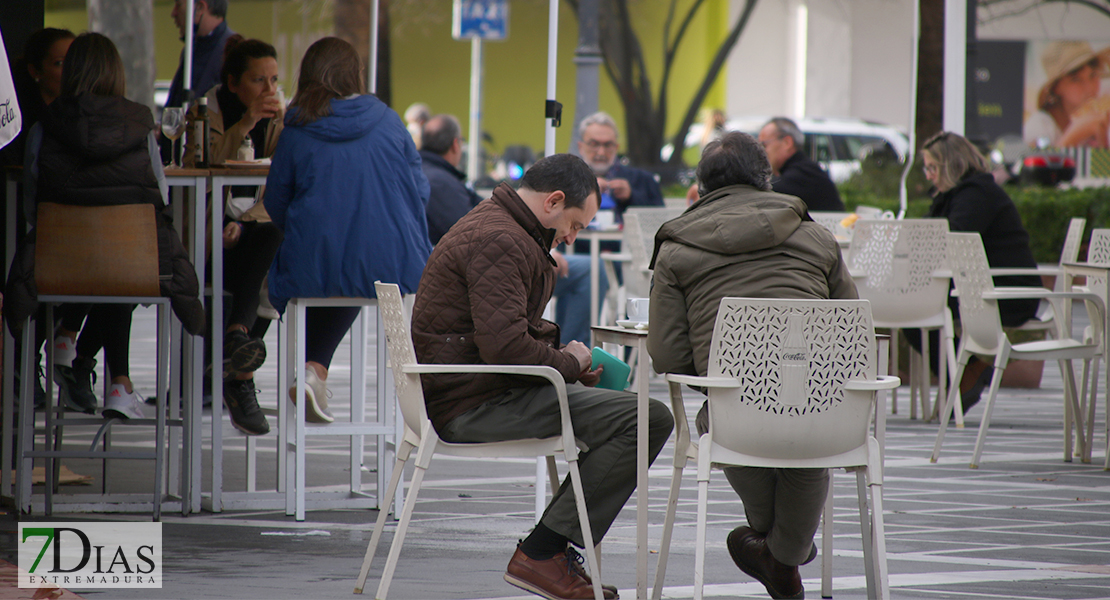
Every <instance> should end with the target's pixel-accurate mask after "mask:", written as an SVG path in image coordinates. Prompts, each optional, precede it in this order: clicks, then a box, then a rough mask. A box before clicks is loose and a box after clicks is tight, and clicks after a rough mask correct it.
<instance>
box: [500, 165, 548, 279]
mask: <svg viewBox="0 0 1110 600" xmlns="http://www.w3.org/2000/svg"><path fill="white" fill-rule="evenodd" d="M492 198H493V201H494V202H496V203H497V205H498V206H500V207H501V208H504V209H505V211H506V212H508V213H509V216H511V217H512V218H513V220H514V221H516V222H517V223H519V224H520V226H521V227H523V228H524V231H525V232H527V233H528V235H530V236H532V239H534V240H536V243H537V244H539V245H540V247H541V248H543V249H544V252H547V260H548V261H550V262H551V264H552V265H554V264H555V259H554V258H551V244H552V242H554V241H555V230H554V229H548V228H546V227H544V226H543V224H542V223H540V220H539V218H538V217H536V213H534V212H532V209H531V208H529V207H528V205H527V204H525V203H524V200H523V199H522V198H521V197H520V195H518V194H517V193H516V190H514V189H513V188H512V186H510V185H509V184H507V183H505V182H501V184H500V185H498V186H497V187H496V188H494V190H493V195H492Z"/></svg>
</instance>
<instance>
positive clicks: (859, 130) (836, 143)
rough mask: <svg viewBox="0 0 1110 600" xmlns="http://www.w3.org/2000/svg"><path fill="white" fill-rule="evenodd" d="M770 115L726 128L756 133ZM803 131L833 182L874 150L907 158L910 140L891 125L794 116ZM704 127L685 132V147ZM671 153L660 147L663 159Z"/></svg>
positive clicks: (696, 141) (814, 156)
mask: <svg viewBox="0 0 1110 600" xmlns="http://www.w3.org/2000/svg"><path fill="white" fill-rule="evenodd" d="M770 119H771V118H770V117H739V118H735V119H729V120H728V121H726V122H725V130H726V131H743V132H744V133H749V134H751V135H753V136H758V135H759V130H760V128H762V127H763V125H764V124H765V123H767V121H769V120H770ZM794 122H796V123H797V124H798V128H799V129H801V130H802V133H804V134H805V137H806V139H805V153H806V154H807V155H809V157H810V158H812V159H814V160H816V161H817V162H819V163H821V165H822V166H823V167H825V170H826V171H828V172H829V177H831V178H832V180H833V181H835V182H837V183H839V182H842V181H844V180H846V179H848V178H849V177H851V176H852V175H853V174H855V173H857V172H859V170H860V160H861V159H863V158H866V157H868V156H870V155H872V154H874V153H885V154H889V155H891V156H892V157H894V158H895V159H896V160H898V161H899V162H901V161H905V160H906V153H907V152H908V151H909V147H910V141H909V138H907V137H906V135H905V134H904V133H902V132H901V131H899V130H898V129H897V128H895V127H892V126H890V125H883V124H882V123H874V122H871V121H864V120H862V119H834V118H827V119H824V118H806V119H795V120H794ZM703 129H704V126H703V125H702V124H700V123H696V124H694V125H692V126H691V127H690V132H689V133H688V134H687V135H686V147H687V148H697V147H698V145H699V144H700V143H701V138H702V131H703ZM671 152H673V148H672V147H671V146H670V145H669V144H668V145H667V146H666V147H664V148H663V152H662V154H663V158H664V160H666V158H668V157H669V156H670V154H671Z"/></svg>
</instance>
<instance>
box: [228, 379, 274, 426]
mask: <svg viewBox="0 0 1110 600" xmlns="http://www.w3.org/2000/svg"><path fill="white" fill-rule="evenodd" d="M257 391H258V390H256V389H254V379H228V380H226V381H224V405H225V406H227V413H228V415H229V416H230V417H231V424H232V425H234V426H235V428H236V429H238V430H239V431H242V432H243V433H245V434H247V435H266V434H267V433H270V423H269V421H267V420H266V415H265V414H263V413H262V407H261V406H259V405H258V396H256V395H255V393H256V392H257Z"/></svg>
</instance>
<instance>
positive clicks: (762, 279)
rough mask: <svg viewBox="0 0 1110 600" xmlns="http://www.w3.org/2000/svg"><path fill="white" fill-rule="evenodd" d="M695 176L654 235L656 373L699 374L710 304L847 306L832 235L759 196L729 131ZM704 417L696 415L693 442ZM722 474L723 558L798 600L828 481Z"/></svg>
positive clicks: (761, 190) (808, 474)
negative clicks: (738, 510)
mask: <svg viewBox="0 0 1110 600" xmlns="http://www.w3.org/2000/svg"><path fill="white" fill-rule="evenodd" d="M697 176H698V183H699V199H698V202H697V203H696V204H694V205H693V206H692V207H690V209H688V210H687V211H686V212H685V213H684V214H683V215H682V216H680V217H678V218H677V219H674V220H672V221H669V222H668V223H666V224H664V225H663V227H662V228H660V229H659V232H658V234H656V236H655V253H654V256H653V258H652V268H653V269H654V270H655V272H654V278H653V283H652V290H651V304H650V312H651V314H650V323H651V329H650V332H649V334H648V351H649V352H650V354H651V359H652V363H653V365H654V367H655V370H656V371H659V372H660V373H683V374H689V375H705V374H706V370H707V366H708V362H709V345H710V340H711V338H712V336H713V324H714V321H715V320H716V318H717V307H718V306H719V304H720V301H721V298H724V297H748V298H795V299H826V298H857V297H858V296H857V294H856V286H855V284H854V283H852V279H851V277H850V275H849V274H848V268H847V265H845V264H844V261H843V259H842V257H841V255H840V247H839V245H838V244H837V242H836V239H835V238H834V237H833V236H832V234H831V233H829V232H828V231H827V230H826V229H824V228H823V227H821V226H820V225H818V224H816V223H814V222H813V221H812V220H810V219H809V216H808V215H807V213H806V205H805V203H803V202H802V201H801V200H800V199H798V198H796V197H794V196H787V195H784V194H777V193H775V192H772V191H770V190H771V185H770V179H771V165H770V164H769V162H768V160H767V155H766V153H765V152H764V150H763V148H762V146H760V144H759V142H758V141H756V140H755V139H754V138H752V137H751V136H749V135H747V134H743V133H738V132H733V133H729V134H726V135H725V136H724V137H722V138H721V139H719V140H716V141H714V142H711V143H709V144H707V145H706V147H705V150H704V152H703V153H702V158H701V161H700V162H699V163H698V169H697ZM707 417H708V414H707V408H706V406H703V407H702V410H701V412H700V413H699V414H698V418H697V427H698V433H699V434H703V433H705V432H706V430H707V429H708V418H707ZM725 475H726V477H728V480H729V483H730V484H731V485H732V487H733V489H735V490H736V492H737V493H738V494H739V495H740V498H741V500H742V501H743V503H744V510H745V513H746V515H747V519H748V524H749V525H750V527H737V528H736V529H735V530H733V531H732V532H731V533H730V534H729V536H728V548H729V554H730V555H731V556H732V559H733V560H734V561H735V562H736V564H737V566H739V567H740V569H741V570H743V571H744V572H745V573H747V574H748V575H751V576H752V577H754V578H755V579H757V580H759V581H760V582H761V583H763V584H764V586H765V587H766V588H767V591H768V593H770V594H771V596H772V597H776V598H801V597H803V594H804V590H803V589H802V582H801V577H800V575H799V573H798V565H801V564H806V563H808V562H809V561H811V560H813V557H814V556H815V554H816V547H815V546H814V545H813V535H814V533H815V532H816V531H817V525H818V522H819V521H820V516H821V509H822V507H823V506H824V501H825V496H826V493H827V492H828V471H827V470H826V469H763V468H748V467H730V468H726V469H725ZM776 496H777V499H776Z"/></svg>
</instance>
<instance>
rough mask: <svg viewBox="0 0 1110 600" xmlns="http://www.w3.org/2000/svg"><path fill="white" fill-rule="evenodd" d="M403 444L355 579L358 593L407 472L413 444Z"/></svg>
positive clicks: (398, 451)
mask: <svg viewBox="0 0 1110 600" xmlns="http://www.w3.org/2000/svg"><path fill="white" fill-rule="evenodd" d="M401 444H402V445H401V447H400V448H399V449H398V450H397V463H396V464H395V465H394V467H393V475H392V476H391V477H390V478H389V487H388V488H386V493H385V496H383V498H384V499H385V502H384V504H382V505H381V506H380V507H379V508H378V521H377V522H376V523H374V533H373V535H371V536H370V542H369V543H368V544H366V555H365V556H364V557H363V559H362V568H361V569H360V570H359V572H358V579H357V580H355V593H356V594H361V593H362V588H364V587H366V576H367V575H368V574H369V573H370V564H371V563H373V562H374V554H376V553H377V551H378V543H379V542H381V539H382V531H383V530H385V521H386V519H388V518H389V509H390V507H392V505H393V493H394V492H395V491H396V490H397V486H398V485H400V483H401V477H402V476H403V474H404V472H405V463H407V462H408V460H409V454H410V453H411V452H412V444H410V443H409V442H402V443H401Z"/></svg>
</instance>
